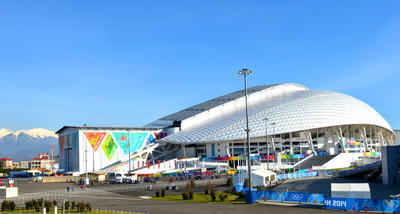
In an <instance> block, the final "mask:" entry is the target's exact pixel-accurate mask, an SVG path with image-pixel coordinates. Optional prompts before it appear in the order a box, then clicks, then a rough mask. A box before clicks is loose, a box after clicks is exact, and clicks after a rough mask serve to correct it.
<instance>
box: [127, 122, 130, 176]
mask: <svg viewBox="0 0 400 214" xmlns="http://www.w3.org/2000/svg"><path fill="white" fill-rule="evenodd" d="M127 138H128V139H127V140H128V151H129V156H128V158H129V160H128V162H129V169H128V175H129V176H131V143H130V141H129V130H128V136H127Z"/></svg>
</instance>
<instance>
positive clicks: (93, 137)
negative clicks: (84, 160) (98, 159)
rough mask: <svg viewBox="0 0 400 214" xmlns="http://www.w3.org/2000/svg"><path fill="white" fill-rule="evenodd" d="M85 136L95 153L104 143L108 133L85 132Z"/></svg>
mask: <svg viewBox="0 0 400 214" xmlns="http://www.w3.org/2000/svg"><path fill="white" fill-rule="evenodd" d="M85 136H86V138H87V140H88V141H89V143H90V145H91V146H92V148H93V149H94V151H95V152H97V149H98V148H99V147H100V145H101V142H103V139H104V136H106V132H85Z"/></svg>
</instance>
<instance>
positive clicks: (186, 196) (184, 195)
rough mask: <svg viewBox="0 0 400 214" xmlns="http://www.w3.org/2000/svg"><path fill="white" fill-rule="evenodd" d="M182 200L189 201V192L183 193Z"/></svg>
mask: <svg viewBox="0 0 400 214" xmlns="http://www.w3.org/2000/svg"><path fill="white" fill-rule="evenodd" d="M182 199H183V200H188V199H189V195H188V193H187V192H182Z"/></svg>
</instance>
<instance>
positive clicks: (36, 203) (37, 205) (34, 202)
mask: <svg viewBox="0 0 400 214" xmlns="http://www.w3.org/2000/svg"><path fill="white" fill-rule="evenodd" d="M33 207H34V208H35V211H36V212H40V205H39V202H38V201H33Z"/></svg>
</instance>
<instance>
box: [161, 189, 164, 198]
mask: <svg viewBox="0 0 400 214" xmlns="http://www.w3.org/2000/svg"><path fill="white" fill-rule="evenodd" d="M161 197H165V189H162V190H161Z"/></svg>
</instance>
